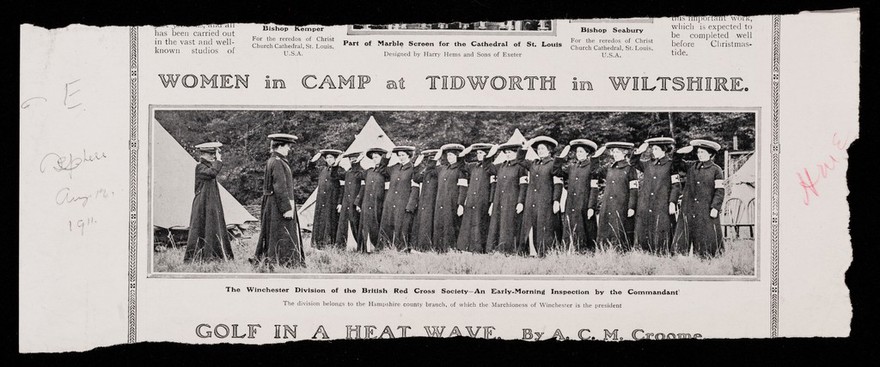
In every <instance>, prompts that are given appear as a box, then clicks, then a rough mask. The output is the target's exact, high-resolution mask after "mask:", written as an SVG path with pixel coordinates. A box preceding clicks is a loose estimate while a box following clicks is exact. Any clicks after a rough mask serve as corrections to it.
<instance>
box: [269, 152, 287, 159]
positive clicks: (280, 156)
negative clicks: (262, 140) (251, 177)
mask: <svg viewBox="0 0 880 367" xmlns="http://www.w3.org/2000/svg"><path fill="white" fill-rule="evenodd" d="M272 156H273V157H275V158H279V159H281V160H287V157H285V156H284V155H283V154H281V153H278V152H272Z"/></svg>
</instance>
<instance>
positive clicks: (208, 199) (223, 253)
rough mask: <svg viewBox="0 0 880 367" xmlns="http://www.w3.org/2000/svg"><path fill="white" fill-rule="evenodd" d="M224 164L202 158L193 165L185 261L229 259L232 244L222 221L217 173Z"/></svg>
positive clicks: (224, 220)
mask: <svg viewBox="0 0 880 367" xmlns="http://www.w3.org/2000/svg"><path fill="white" fill-rule="evenodd" d="M222 167H223V162H220V161H213V162H211V161H208V160H205V159H202V160H201V161H200V162H199V164H198V165H196V186H195V193H196V196H195V197H194V198H193V203H192V213H191V214H190V219H189V236H188V237H187V239H186V252H185V253H184V255H183V261H184V262H190V261H193V260H196V261H207V260H214V259H222V260H232V259H233V255H232V245H231V244H230V243H229V232H227V231H226V219H225V218H223V205H222V203H221V202H220V187H219V186H218V185H217V174H218V173H220V169H221V168H222Z"/></svg>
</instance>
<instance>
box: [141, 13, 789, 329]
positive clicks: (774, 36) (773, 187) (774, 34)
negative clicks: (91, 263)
mask: <svg viewBox="0 0 880 367" xmlns="http://www.w3.org/2000/svg"><path fill="white" fill-rule="evenodd" d="M770 17H771V35H770V37H771V42H770V47H771V52H770V53H771V55H770V56H771V60H770V64H771V65H770V66H771V68H770V69H771V79H770V110H771V111H770V112H771V113H770V152H769V153H770V154H769V155H770V239H769V241H770V289H769V306H770V307H769V308H770V310H769V311H770V315H769V320H768V321H769V329H770V335H769V337H770V338H777V337H778V336H779V323H780V320H779V316H780V314H779V288H780V283H779V214H780V211H779V204H780V203H779V200H780V199H779V189H780V182H779V179H780V174H779V165H780V159H779V158H780V157H779V154H780V139H779V132H780V130H779V129H780V126H779V112H780V108H779V105H780V98H779V94H780V86H779V84H780V74H781V70H780V46H781V42H780V39H781V21H782V16H781V15H778V14H777V15H771V16H770ZM139 29H140V27H139V26H131V27H129V67H130V80H129V86H130V91H129V93H130V95H129V102H130V110H129V112H130V116H129V129H130V130H129V131H130V135H129V229H128V234H129V244H128V245H129V246H128V247H129V249H128V250H129V264H128V338H127V341H128V343H136V342H137V341H138V340H137V306H138V303H137V285H138V284H137V283H138V268H137V264H138V253H137V247H138V242H139V241H138V194H137V192H138V190H137V189H138V183H139V180H138V158H139V144H138V134H139V131H140V130H139V108H138V106H139V98H138V97H139V91H140V89H139V84H138V81H139V80H138V79H139V76H138V71H139V69H138V61H139V59H138V48H139V42H138V32H139ZM755 123H756V128H757V125H758V124H759V123H760V119H758V118H757V116H756V121H755ZM760 138H761V134H756V137H755V139H756V148H759V147H760V145H759V144H758V143H757V142H758V141H759V140H760ZM758 163H759V164H760V160H759V162H758ZM758 179H759V178H758ZM758 186H759V187H760V185H758ZM757 208H758V207H757V203H756V210H757ZM756 214H757V215H759V214H760V210H757V213H756ZM757 215H756V217H757ZM759 243H760V241H758V243H757V244H756V249H757V246H758V245H759ZM756 254H757V256H756V261H758V264H760V262H759V259H758V256H759V255H760V251H757V250H756ZM758 274H759V267H756V269H755V275H756V276H758Z"/></svg>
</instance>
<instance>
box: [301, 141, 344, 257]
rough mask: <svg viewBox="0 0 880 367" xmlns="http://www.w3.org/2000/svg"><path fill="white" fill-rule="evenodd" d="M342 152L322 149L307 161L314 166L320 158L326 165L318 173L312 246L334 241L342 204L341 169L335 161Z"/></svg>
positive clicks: (326, 244)
mask: <svg viewBox="0 0 880 367" xmlns="http://www.w3.org/2000/svg"><path fill="white" fill-rule="evenodd" d="M340 154H342V151H339V150H336V149H322V150H320V151H318V153H317V154H315V156H314V157H313V158H312V159H311V161H309V163H310V165H312V164H315V163H316V162H317V161H318V159H320V158H321V157H323V158H324V161H325V162H326V163H327V165H326V166H324V167H323V168H321V171H320V173H318V187H317V189H316V190H317V191H318V194H317V197H316V198H315V217H314V218H315V219H314V221H313V223H314V224H313V225H312V246H314V247H315V248H323V247H324V246H328V245H331V244H333V243H334V242H335V240H336V229H337V227H339V211H340V210H339V209H340V205H341V204H342V185H341V183H340V181H341V180H342V179H344V172H342V167H339V165H338V162H337V159H339V155H340Z"/></svg>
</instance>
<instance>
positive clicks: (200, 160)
mask: <svg viewBox="0 0 880 367" xmlns="http://www.w3.org/2000/svg"><path fill="white" fill-rule="evenodd" d="M199 162H200V163H204V164H206V165H209V166H210V165H212V164H214V162H211V161H209V160H207V159H205V158H201V157H199Z"/></svg>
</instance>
